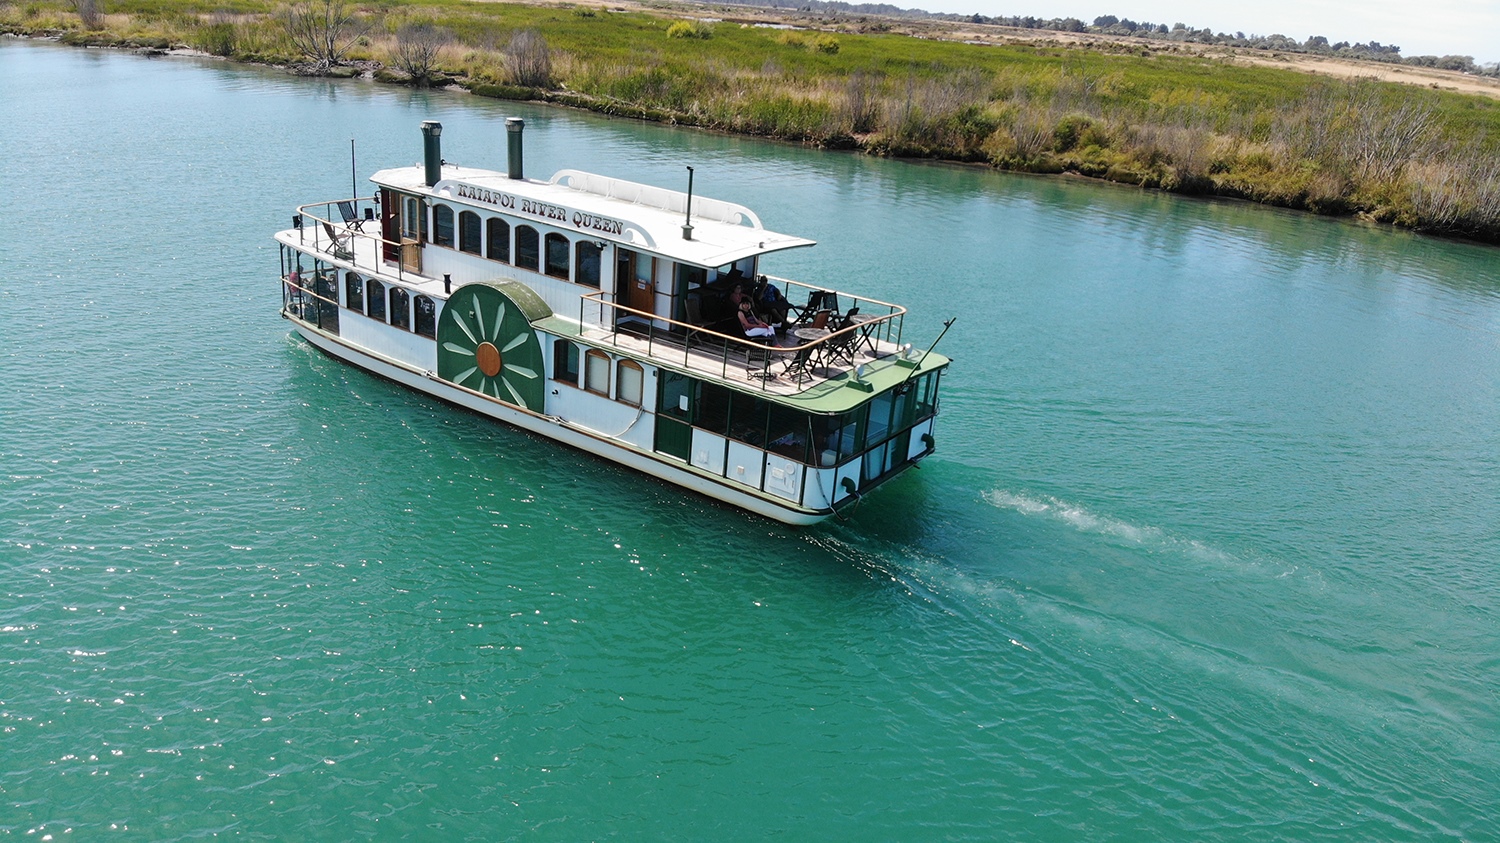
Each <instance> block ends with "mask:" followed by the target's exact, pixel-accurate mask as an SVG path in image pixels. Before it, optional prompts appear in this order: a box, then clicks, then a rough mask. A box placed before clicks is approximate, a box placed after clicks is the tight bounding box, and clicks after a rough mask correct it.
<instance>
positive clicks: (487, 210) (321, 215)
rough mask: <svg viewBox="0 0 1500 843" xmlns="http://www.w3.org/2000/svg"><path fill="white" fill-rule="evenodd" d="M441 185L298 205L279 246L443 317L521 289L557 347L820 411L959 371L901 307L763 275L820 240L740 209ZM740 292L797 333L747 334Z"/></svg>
mask: <svg viewBox="0 0 1500 843" xmlns="http://www.w3.org/2000/svg"><path fill="white" fill-rule="evenodd" d="M437 174H438V175H439V177H438V178H435V179H434V178H433V175H434V174H433V173H432V172H431V171H429V172H425V173H424V170H423V168H421V167H406V168H397V169H388V170H382V171H380V172H378V173H376V174H375V175H374V176H373V177H372V178H371V180H372V181H373V182H375V183H376V184H377V185H379V186H380V193H379V194H378V196H377V197H376V201H371V200H363V199H351V200H342V201H338V200H336V201H333V202H323V203H314V204H310V205H304V206H301V207H300V208H298V222H299V223H300V225H299V226H298V227H294V228H292V229H289V230H286V231H283V232H281V233H279V234H278V235H277V238H278V240H280V241H281V242H282V243H283V244H285V245H287V246H290V247H293V248H295V249H297V250H299V251H302V252H304V253H307V254H310V255H312V256H313V257H315V258H316V259H317V260H318V261H319V262H326V264H327V265H328V267H329V268H330V269H333V270H336V271H337V274H338V276H339V277H341V278H343V279H344V283H349V282H348V277H349V276H351V275H353V276H355V277H358V278H361V279H366V280H370V281H377V282H379V283H380V284H382V285H384V286H385V287H387V288H390V287H400V288H404V289H406V290H408V291H410V295H411V296H412V297H417V296H422V297H426V298H427V299H429V300H430V301H431V302H434V303H435V304H436V307H437V308H439V309H440V308H441V307H442V306H443V304H444V303H446V301H447V299H448V296H449V295H450V294H451V293H452V292H454V291H456V290H457V289H459V288H460V287H461V286H463V285H464V284H468V283H474V282H483V281H493V280H499V279H506V280H516V281H520V282H522V283H524V284H526V285H527V286H529V287H531V288H532V289H533V290H535V291H536V292H537V293H538V295H539V296H540V297H541V298H542V300H543V301H545V302H546V303H547V305H548V307H549V308H550V310H551V314H550V315H548V316H545V317H542V318H539V319H536V320H534V321H533V324H534V326H535V327H536V328H538V329H540V330H543V331H546V332H547V333H549V334H551V335H553V336H556V337H567V338H569V339H571V340H573V341H576V342H579V343H580V344H583V345H586V346H594V347H598V348H602V349H606V350H610V351H612V352H613V353H615V354H622V353H623V354H627V355H629V356H632V357H635V358H638V359H641V360H643V361H649V362H650V363H653V364H655V365H658V366H664V367H667V368H672V369H677V370H681V371H685V372H688V373H691V374H694V375H697V376H700V377H708V378H711V379H714V380H718V381H722V382H724V383H725V384H726V385H730V386H733V387H734V388H736V389H739V390H747V389H749V390H755V391H760V392H764V393H767V394H768V396H767V397H772V396H775V397H777V398H779V399H780V400H783V401H786V402H788V403H796V404H803V405H811V406H816V407H818V408H819V409H826V410H830V411H834V410H837V409H838V408H839V407H841V406H845V405H848V406H852V405H854V404H856V403H858V402H859V401H862V400H864V399H865V398H866V397H868V394H869V393H870V392H871V391H872V390H873V389H875V388H876V387H878V386H881V385H883V384H884V385H894V384H895V383H897V382H899V381H900V380H902V379H904V378H906V377H908V376H910V375H911V374H912V372H913V370H914V369H916V368H918V367H919V365H920V368H921V369H923V370H924V371H926V370H931V369H933V368H937V367H940V366H942V365H945V364H946V363H947V362H948V361H947V360H946V358H942V357H941V356H938V355H931V356H930V357H926V358H923V359H921V362H920V364H919V363H918V358H919V357H921V354H920V351H915V352H914V351H913V350H912V349H911V346H910V344H908V343H906V342H904V338H903V321H904V317H905V314H906V310H905V308H903V307H901V306H899V305H895V304H891V303H888V302H883V301H878V300H875V299H872V298H868V297H864V296H860V295H858V294H856V293H852V292H849V291H843V290H836V289H833V288H832V287H829V286H826V285H820V284H817V283H808V282H801V281H792V280H788V279H784V278H772V277H768V276H765V275H763V274H761V273H760V266H759V260H760V258H761V257H762V256H764V255H766V254H770V253H773V252H779V251H782V250H785V249H792V248H801V247H806V246H811V245H813V244H814V241H812V240H809V239H806V238H801V237H795V236H791V235H786V234H780V233H777V232H774V231H770V230H768V229H766V228H765V227H764V226H763V225H762V224H761V221H760V219H759V218H758V217H757V216H756V215H755V214H754V213H753V212H752V211H750V209H748V208H745V207H743V206H740V205H736V204H734V203H729V202H723V201H720V200H715V199H710V198H706V197H698V196H694V197H691V200H689V197H688V195H687V194H685V193H680V192H676V191H670V190H664V189H661V188H654V187H650V186H647V185H641V184H637V183H634V182H628V181H623V180H620V179H613V178H608V177H604V176H598V175H592V174H588V173H582V172H579V171H576V170H563V171H560V172H559V173H557V174H555V175H554V176H553V177H552V178H551V179H549V180H547V181H540V180H534V179H516V178H510V177H508V176H507V175H506V174H504V173H498V172H495V171H492V170H482V169H475V168H467V167H459V166H455V165H452V164H446V163H444V164H442V165H441V167H440V169H439V170H438V173H437ZM429 180H431V181H432V182H433V183H432V184H430V185H429V184H428V181H429ZM689 201H691V213H692V215H691V217H689V216H688V209H689ZM689 219H690V220H691V223H688V222H686V221H687V220H689ZM688 225H691V228H687V227H688ZM684 229H687V230H684ZM291 271H292V270H291V269H290V268H288V269H287V270H286V271H285V272H284V274H288V275H289V274H290V272H291ZM736 284H738V285H741V286H742V289H743V292H744V293H746V294H747V295H751V296H752V297H757V299H756V300H757V301H758V300H759V299H758V295H759V292H760V290H761V289H762V285H764V284H774V285H775V286H776V287H777V288H778V289H779V290H780V291H781V293H782V294H783V296H784V297H785V299H786V300H787V302H788V303H789V305H790V308H789V312H788V313H787V318H786V324H785V330H784V331H783V332H782V333H780V334H778V335H777V336H776V337H774V338H767V339H751V338H747V337H746V336H744V334H743V333H742V332H741V331H740V330H739V323H738V321H737V319H736V318H735V317H734V310H733V305H731V304H729V303H728V300H729V298H730V295H731V293H732V292H733V290H734V287H735V285H736ZM341 286H342V285H340V287H341ZM337 292H338V291H337V290H335V294H337ZM363 298H364V297H361V299H363ZM347 301H348V300H345V302H344V306H345V307H348V306H349V305H348V303H347ZM361 307H362V308H363V307H364V305H363V304H361ZM366 315H369V314H368V313H367V314H366ZM393 324H394V323H393ZM408 324H411V323H408ZM887 381H889V384H886V382H887ZM811 406H810V408H811Z"/></svg>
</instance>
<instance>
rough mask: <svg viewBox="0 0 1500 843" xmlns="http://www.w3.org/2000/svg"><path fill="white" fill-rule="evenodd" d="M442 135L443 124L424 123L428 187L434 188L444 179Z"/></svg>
mask: <svg viewBox="0 0 1500 843" xmlns="http://www.w3.org/2000/svg"><path fill="white" fill-rule="evenodd" d="M442 134H443V124H442V123H439V122H438V121H436V120H423V121H422V157H423V158H424V159H425V163H426V165H427V186H428V187H432V186H433V185H435V184H437V183H438V182H439V181H441V180H442V178H443V146H442V142H441V141H439V140H438V138H439V137H440V136H441V135H442Z"/></svg>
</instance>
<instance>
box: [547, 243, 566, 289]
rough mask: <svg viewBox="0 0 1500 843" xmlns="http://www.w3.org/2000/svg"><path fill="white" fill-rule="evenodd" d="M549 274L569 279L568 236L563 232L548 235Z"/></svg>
mask: <svg viewBox="0 0 1500 843" xmlns="http://www.w3.org/2000/svg"><path fill="white" fill-rule="evenodd" d="M547 274H548V275H550V276H552V277H553V278H561V279H563V280H564V281H566V280H568V238H566V237H564V236H562V235H561V234H549V235H547Z"/></svg>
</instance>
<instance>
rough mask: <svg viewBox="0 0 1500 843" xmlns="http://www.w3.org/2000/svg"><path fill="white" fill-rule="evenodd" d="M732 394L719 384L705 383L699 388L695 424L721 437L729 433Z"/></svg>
mask: <svg viewBox="0 0 1500 843" xmlns="http://www.w3.org/2000/svg"><path fill="white" fill-rule="evenodd" d="M729 396H730V392H729V390H728V389H725V388H724V387H722V386H719V385H718V384H713V383H704V384H703V385H702V386H701V387H699V393H698V402H697V403H698V412H697V413H696V415H695V417H694V418H693V424H694V425H696V426H698V427H701V428H703V429H704V430H706V431H708V432H710V433H717V434H719V435H720V436H723V435H724V434H726V433H728V432H729Z"/></svg>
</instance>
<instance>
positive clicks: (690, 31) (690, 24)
mask: <svg viewBox="0 0 1500 843" xmlns="http://www.w3.org/2000/svg"><path fill="white" fill-rule="evenodd" d="M712 36H713V29H712V28H711V27H708V26H705V25H704V24H701V23H699V22H697V21H686V20H680V21H678V22H676V23H674V24H672V25H671V26H669V27H667V37H668V38H702V39H707V38H710V37H712Z"/></svg>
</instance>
